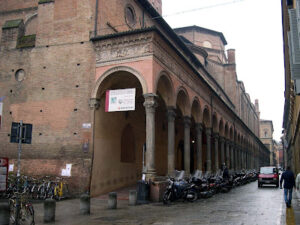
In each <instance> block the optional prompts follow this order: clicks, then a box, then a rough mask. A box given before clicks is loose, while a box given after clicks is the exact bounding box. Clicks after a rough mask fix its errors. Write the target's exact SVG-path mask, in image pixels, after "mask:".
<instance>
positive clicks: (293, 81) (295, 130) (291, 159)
mask: <svg viewBox="0 0 300 225" xmlns="http://www.w3.org/2000/svg"><path fill="white" fill-rule="evenodd" d="M299 9H300V4H299V1H293V0H287V1H285V0H282V25H283V41H284V63H285V64H284V66H285V92H284V97H285V105H284V115H283V129H284V131H283V132H284V135H283V138H282V140H283V141H282V142H283V148H284V151H285V154H284V155H285V156H286V157H285V160H286V166H287V165H289V166H291V167H292V169H293V170H294V172H295V173H299V172H300V133H299V125H300V116H299V115H300V114H299V112H300V98H299V94H300V58H299V55H300V47H299V45H300V44H299V22H298V21H299V18H300V15H299Z"/></svg>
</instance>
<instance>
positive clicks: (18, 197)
mask: <svg viewBox="0 0 300 225" xmlns="http://www.w3.org/2000/svg"><path fill="white" fill-rule="evenodd" d="M22 131H23V121H22V120H21V121H20V125H19V144H18V172H17V196H16V216H15V218H16V221H15V225H19V215H20V196H19V186H20V170H21V152H22Z"/></svg>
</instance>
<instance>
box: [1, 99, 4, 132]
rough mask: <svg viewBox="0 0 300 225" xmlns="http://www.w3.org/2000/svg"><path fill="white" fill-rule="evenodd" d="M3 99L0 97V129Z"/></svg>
mask: <svg viewBox="0 0 300 225" xmlns="http://www.w3.org/2000/svg"><path fill="white" fill-rule="evenodd" d="M3 99H4V97H0V129H1V126H2V111H3Z"/></svg>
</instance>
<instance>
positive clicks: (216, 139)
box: [214, 134, 219, 171]
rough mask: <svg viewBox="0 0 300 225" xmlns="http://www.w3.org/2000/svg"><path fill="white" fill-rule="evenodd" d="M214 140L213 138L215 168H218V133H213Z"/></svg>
mask: <svg viewBox="0 0 300 225" xmlns="http://www.w3.org/2000/svg"><path fill="white" fill-rule="evenodd" d="M214 140H215V170H216V171H218V170H219V142H218V140H219V135H218V134H214Z"/></svg>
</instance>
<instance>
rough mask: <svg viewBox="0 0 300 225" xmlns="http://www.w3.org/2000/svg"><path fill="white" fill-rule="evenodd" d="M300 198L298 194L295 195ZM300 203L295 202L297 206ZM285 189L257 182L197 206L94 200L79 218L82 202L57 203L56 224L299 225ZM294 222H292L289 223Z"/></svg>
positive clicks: (39, 215)
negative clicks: (288, 206)
mask: <svg viewBox="0 0 300 225" xmlns="http://www.w3.org/2000/svg"><path fill="white" fill-rule="evenodd" d="M294 197H296V195H295V196H294ZM297 204H299V203H298V200H297V199H294V205H297ZM35 210H36V222H37V223H36V224H43V204H35ZM288 210H290V211H287V210H286V207H285V205H284V200H283V190H280V189H279V188H275V187H273V186H271V187H263V188H259V189H258V188H257V182H253V183H251V184H247V185H245V186H241V187H237V188H235V189H233V190H232V191H231V192H229V193H227V194H217V195H215V196H213V197H212V198H210V199H200V200H198V201H196V202H194V203H188V202H176V203H173V204H171V205H170V206H165V205H163V204H162V203H151V204H147V205H139V206H128V201H126V200H118V209H117V210H108V209H107V200H103V199H99V198H93V199H92V205H91V215H89V216H81V215H79V200H78V199H74V200H67V201H62V202H58V203H57V208H56V222H55V224H61V225H68V224H70V225H71V224H72V225H73V224H74V225H75V224H76V225H79V224H80V225H82V224H91V225H92V224H155V225H180V224H228V225H229V224H230V225H255V224H257V225H260V224H261V225H276V224H278V225H281V224H282V225H283V224H291V225H293V224H297V223H295V222H294V221H293V220H294V219H295V217H296V216H295V215H297V214H296V213H295V214H293V216H294V218H290V215H288V218H287V219H286V216H285V215H286V213H287V214H291V213H294V212H293V208H292V209H288ZM288 220H290V221H288Z"/></svg>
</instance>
